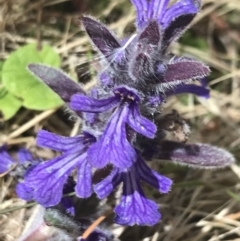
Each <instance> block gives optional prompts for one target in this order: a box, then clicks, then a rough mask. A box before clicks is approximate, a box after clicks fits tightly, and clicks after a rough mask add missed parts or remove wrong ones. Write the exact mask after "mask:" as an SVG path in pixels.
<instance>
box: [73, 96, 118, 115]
mask: <svg viewBox="0 0 240 241" xmlns="http://www.w3.org/2000/svg"><path fill="white" fill-rule="evenodd" d="M118 102H119V99H118V98H116V97H115V96H113V97H110V98H107V99H100V100H98V99H94V98H91V97H89V96H85V95H78V94H77V95H73V96H72V98H71V102H70V107H71V109H73V110H77V111H82V112H91V113H99V112H100V113H101V112H104V111H107V110H109V109H111V108H113V107H114V106H116V105H117V104H118Z"/></svg>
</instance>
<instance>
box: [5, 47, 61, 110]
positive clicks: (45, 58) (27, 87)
mask: <svg viewBox="0 0 240 241" xmlns="http://www.w3.org/2000/svg"><path fill="white" fill-rule="evenodd" d="M30 63H43V64H47V65H50V66H53V67H59V66H60V57H59V55H58V54H57V53H56V52H54V50H53V48H51V47H50V46H48V45H44V46H43V47H42V49H41V50H40V51H39V50H37V47H36V44H30V45H26V46H24V47H22V48H19V49H18V50H16V51H15V52H13V53H11V55H10V56H9V58H8V59H7V60H6V61H5V63H4V65H3V69H2V82H3V85H4V86H5V88H6V89H7V90H8V91H9V92H10V93H11V94H13V95H15V96H17V97H19V98H20V99H21V100H22V104H23V106H25V107H27V108H29V109H34V110H46V109H50V108H54V107H58V106H60V105H61V104H62V103H63V102H62V100H61V98H60V97H59V96H58V95H57V94H56V93H54V92H53V91H52V90H51V89H50V88H49V87H47V86H46V85H45V84H44V83H42V82H40V81H39V80H37V79H36V77H34V76H33V75H31V74H30V73H29V71H27V65H28V64H30Z"/></svg>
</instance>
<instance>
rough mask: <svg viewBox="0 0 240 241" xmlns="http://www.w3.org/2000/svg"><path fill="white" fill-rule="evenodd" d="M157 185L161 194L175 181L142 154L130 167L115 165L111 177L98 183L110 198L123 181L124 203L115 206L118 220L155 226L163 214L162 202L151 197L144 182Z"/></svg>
mask: <svg viewBox="0 0 240 241" xmlns="http://www.w3.org/2000/svg"><path fill="white" fill-rule="evenodd" d="M141 181H144V182H146V183H147V184H148V185H150V186H152V187H154V188H156V189H157V190H158V191H159V192H161V193H168V192H169V190H170V188H171V185H172V181H171V180H170V179H169V178H167V177H164V176H162V175H160V174H158V173H157V172H155V171H153V170H151V169H150V168H149V167H148V166H147V165H146V163H145V162H144V161H143V160H142V158H141V157H140V156H138V160H137V162H136V163H135V164H134V165H133V166H132V167H131V168H129V169H119V168H116V167H114V168H113V170H112V172H111V173H110V175H109V176H108V177H106V178H105V179H104V180H102V181H101V182H100V183H98V184H96V185H95V186H94V191H95V192H96V193H97V195H98V197H99V198H100V199H102V198H105V197H107V196H108V195H109V194H110V193H111V192H112V191H113V190H114V189H115V188H116V187H117V186H118V185H119V184H120V183H121V182H123V193H122V198H121V200H120V204H119V205H118V206H117V207H116V208H115V210H114V211H115V213H116V219H115V221H116V223H118V224H121V225H130V226H132V225H135V224H137V225H150V226H151V225H154V224H156V223H157V222H158V221H159V219H160V217H161V215H160V213H159V212H158V205H157V204H156V203H154V202H153V201H151V200H149V199H147V198H146V197H145V195H144V193H143V190H142V188H141V184H140V182H141Z"/></svg>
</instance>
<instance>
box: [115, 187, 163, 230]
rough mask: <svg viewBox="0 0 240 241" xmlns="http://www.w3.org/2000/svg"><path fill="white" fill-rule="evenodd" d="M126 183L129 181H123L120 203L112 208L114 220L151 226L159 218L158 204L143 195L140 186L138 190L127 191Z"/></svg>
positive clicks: (126, 223) (129, 224)
mask: <svg viewBox="0 0 240 241" xmlns="http://www.w3.org/2000/svg"><path fill="white" fill-rule="evenodd" d="M127 185H129V183H124V187H123V196H122V198H121V200H120V204H119V205H118V206H117V207H116V208H115V209H114V212H115V213H116V217H115V222H116V223H118V224H120V225H128V226H133V225H135V224H136V225H147V226H153V225H155V224H156V223H158V222H159V220H160V218H161V214H160V213H159V211H158V205H157V204H156V203H155V202H153V201H152V200H149V199H147V198H146V197H145V196H144V194H143V192H142V189H141V187H140V186H139V187H138V191H133V193H131V194H130V193H127V191H126V189H127Z"/></svg>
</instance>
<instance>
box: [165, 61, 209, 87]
mask: <svg viewBox="0 0 240 241" xmlns="http://www.w3.org/2000/svg"><path fill="white" fill-rule="evenodd" d="M167 68H168V69H167V71H166V73H165V76H164V80H163V82H165V83H166V85H167V84H170V85H176V84H180V83H184V82H188V81H191V80H197V79H202V78H203V77H205V76H207V75H208V74H209V73H210V70H209V67H208V66H206V65H205V64H203V63H201V62H198V61H195V60H191V59H187V58H179V59H177V60H173V61H171V62H170V63H169V64H168V65H167Z"/></svg>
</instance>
